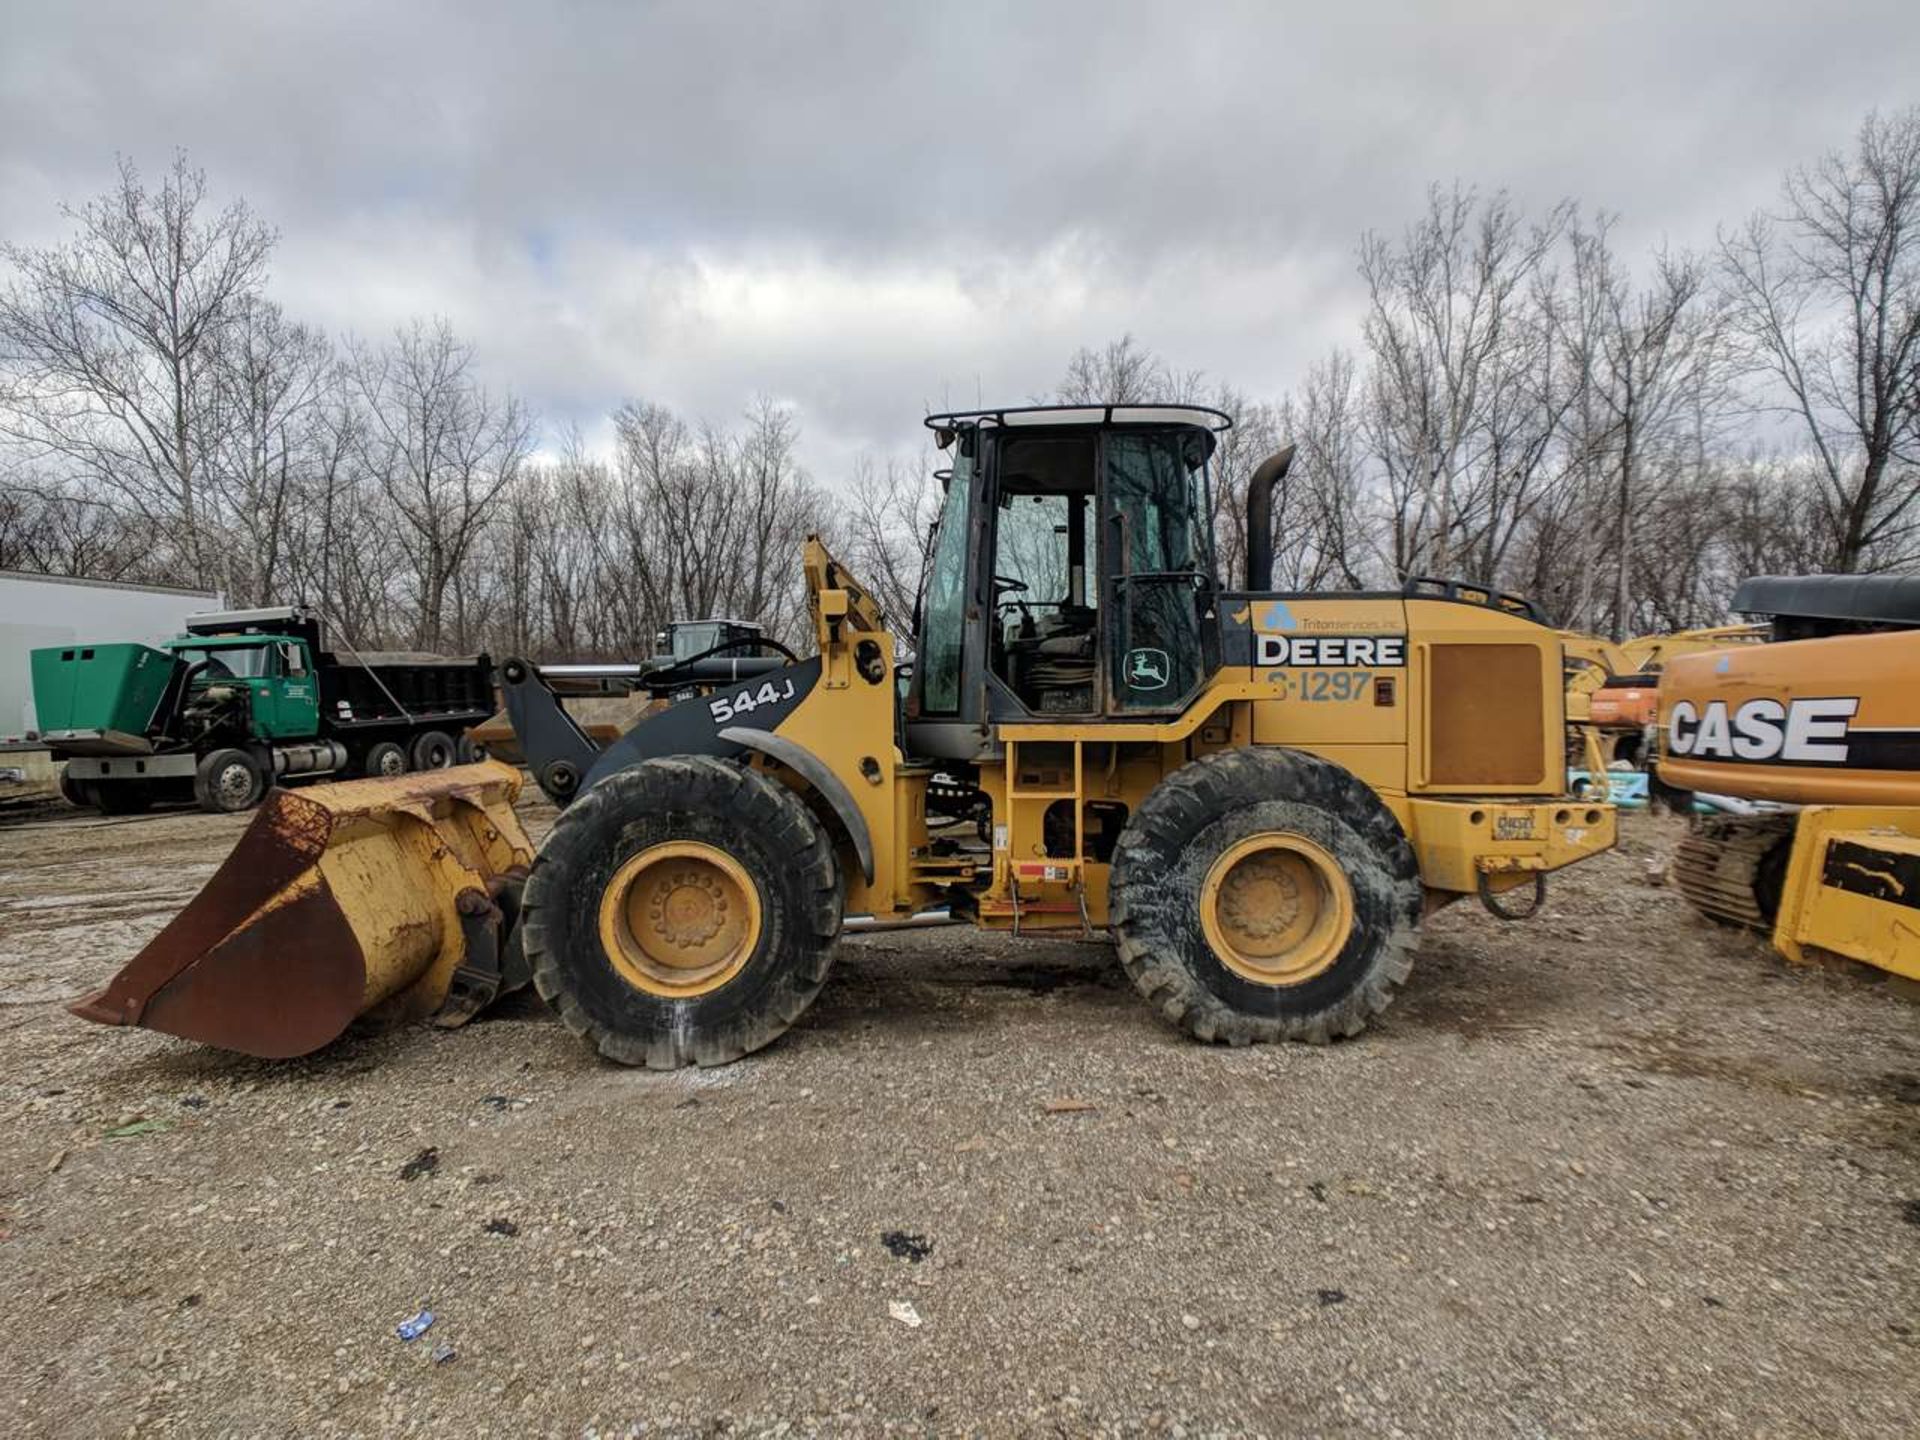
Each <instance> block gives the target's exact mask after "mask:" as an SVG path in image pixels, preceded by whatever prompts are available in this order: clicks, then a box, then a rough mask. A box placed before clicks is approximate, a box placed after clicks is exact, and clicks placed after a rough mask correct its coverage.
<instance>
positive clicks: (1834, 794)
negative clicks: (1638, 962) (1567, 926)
mask: <svg viewBox="0 0 1920 1440" xmlns="http://www.w3.org/2000/svg"><path fill="white" fill-rule="evenodd" d="M1733 608H1734V610H1735V611H1737V612H1739V613H1741V614H1744V615H1751V616H1759V617H1765V618H1766V620H1767V621H1768V622H1769V631H1768V635H1769V638H1768V640H1767V642H1766V643H1764V644H1758V645H1738V646H1735V647H1732V648H1729V649H1721V650H1709V651H1702V652H1696V653H1693V654H1689V655H1682V656H1678V657H1675V658H1674V659H1672V660H1670V661H1669V662H1668V664H1667V666H1666V668H1665V671H1664V673H1663V674H1662V676H1661V683H1660V755H1659V759H1658V761H1657V768H1658V776H1659V779H1660V780H1661V782H1662V783H1663V784H1665V785H1667V786H1671V787H1675V788H1677V789H1680V790H1683V791H1694V792H1704V793H1707V794H1711V795H1715V796H1721V797H1732V800H1733V803H1734V805H1735V806H1736V807H1737V808H1738V809H1739V810H1741V811H1743V812H1745V813H1738V814H1724V815H1717V816H1710V817H1700V818H1698V819H1696V820H1695V821H1694V822H1693V825H1692V828H1691V830H1690V832H1689V834H1688V836H1687V838H1686V839H1685V840H1683V841H1682V842H1681V844H1680V845H1679V847H1678V850H1677V852H1676V854H1675V856H1674V861H1673V879H1674V883H1675V885H1676V886H1677V887H1678V888H1679V889H1680V891H1681V893H1683V894H1684V895H1685V896H1686V897H1687V899H1688V900H1689V901H1691V902H1692V903H1693V905H1694V906H1695V907H1696V908H1698V909H1699V910H1701V911H1702V912H1703V913H1705V914H1707V915H1710V916H1713V917H1714V918H1716V919H1719V920H1723V921H1728V922H1731V923H1735V924H1741V925H1748V926H1752V927H1754V928H1756V929H1760V930H1765V931H1768V932H1770V933H1771V934H1772V937H1773V942H1774V945H1775V947H1776V948H1777V949H1779V951H1780V952H1781V953H1782V954H1783V955H1785V956H1787V957H1788V958H1789V959H1792V960H1804V959H1806V958H1808V955H1809V952H1813V951H1828V952H1832V953H1834V954H1838V955H1844V956H1848V957H1850V958H1852V959H1855V960H1860V961H1864V962H1866V963H1867V964H1870V965H1877V966H1879V967H1880V968H1881V969H1883V970H1887V971H1890V972H1892V973H1893V974H1896V975H1900V976H1904V977H1906V978H1907V979H1912V980H1920V577H1912V576H1857V575H1809V576H1798V577H1792V576H1761V577H1757V578H1755V579H1751V580H1748V581H1745V582H1744V583H1743V584H1742V585H1741V586H1740V587H1739V589H1738V590H1737V591H1736V593H1735V595H1734V600H1733Z"/></svg>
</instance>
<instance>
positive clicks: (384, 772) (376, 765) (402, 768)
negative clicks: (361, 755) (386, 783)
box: [363, 740, 407, 780]
mask: <svg viewBox="0 0 1920 1440" xmlns="http://www.w3.org/2000/svg"><path fill="white" fill-rule="evenodd" d="M363 768H364V769H365V771H366V773H367V775H368V776H369V777H370V778H371V779H375V780H379V779H389V780H390V779H392V778H393V777H394V776H395V775H404V774H406V773H407V752H406V751H404V750H402V749H401V748H400V747H399V746H398V745H396V744H394V743H393V741H391V740H381V741H379V742H377V743H376V744H373V745H370V746H368V747H367V760H366V764H365V766H364V767H363Z"/></svg>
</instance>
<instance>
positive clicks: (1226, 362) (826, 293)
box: [0, 0, 1920, 478]
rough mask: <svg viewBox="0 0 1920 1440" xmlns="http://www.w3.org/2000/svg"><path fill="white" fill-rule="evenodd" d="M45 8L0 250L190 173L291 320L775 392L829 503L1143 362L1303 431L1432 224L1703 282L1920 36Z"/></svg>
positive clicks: (1256, 8)
mask: <svg viewBox="0 0 1920 1440" xmlns="http://www.w3.org/2000/svg"><path fill="white" fill-rule="evenodd" d="M12 8H13V10H14V12H15V13H13V14H11V15H9V17H8V18H7V20H6V22H5V42H4V45H3V46H0V234H5V235H6V236H7V237H9V238H15V239H23V240H36V239H43V238H48V237H50V236H52V235H55V234H58V233H59V230H60V225H59V220H58V216H57V213H56V212H55V205H56V204H57V202H58V201H59V200H61V199H81V198H84V197H86V196H87V195H89V194H91V193H93V192H95V191H97V190H99V189H100V188H102V187H103V186H104V185H105V183H106V182H107V180H108V178H109V175H110V169H111V165H112V157H113V155H114V152H115V151H124V152H126V153H128V154H130V155H132V156H134V157H135V158H137V159H139V160H141V161H142V162H143V163H145V164H146V165H147V166H148V167H149V168H157V167H158V166H159V165H160V164H162V163H164V161H165V158H166V156H167V154H168V152H169V151H170V150H171V148H172V147H174V146H176V145H180V146H185V147H186V148H187V149H188V150H190V151H191V153H192V154H193V155H194V157H195V158H196V160H197V161H198V162H199V163H201V164H203V165H204V166H205V167H206V168H207V169H208V170H209V172H210V173H211V175H212V178H213V180H214V183H215V186H216V188H217V189H218V190H219V191H220V192H222V193H227V194H230V193H239V194H244V195H245V196H247V197H248V198H249V200H251V201H252V202H253V204H254V205H255V206H256V207H257V208H258V209H259V210H260V211H261V212H262V213H263V214H264V215H266V216H267V217H269V218H270V219H271V220H273V221H274V222H275V223H276V224H278V225H279V226H280V227H281V229H282V231H283V235H284V240H283V244H282V248H281V251H280V254H279V257H278V262H277V265H276V291H277V293H278V294H279V295H280V296H281V298H282V299H283V300H284V301H285V302H286V303H287V304H288V306H289V308H291V309H293V310H294V311H296V312H297V313H300V314H302V315H304V316H308V317H310V318H313V319H315V320H318V321H320V322H321V323H324V324H326V325H328V326H329V327H331V328H334V329H336V330H342V331H344V330H358V331H360V332H363V333H379V332H380V331H383V330H384V329H386V328H387V327H388V326H390V325H391V324H393V323H394V322H395V321H396V320H398V319H399V318H401V317H402V316H405V315H408V314H412V313H418V312H423V311H440V312H444V313H446V314H448V315H450V316H451V317H452V318H453V319H454V320H455V322H456V323H457V324H458V326H459V327H460V328H461V329H462V330H463V331H464V332H465V333H467V334H468V335H470V336H471V337H472V338H474V339H475V340H476V341H477V342H478V343H479V344H480V345H481V347H482V352H483V358H484V361H485V365H486V371H487V374H488V375H489V377H490V378H491V379H493V380H494V381H496V382H497V383H500V384H503V385H511V386H513V387H514V388H515V389H517V390H519V391H521V392H522V393H524V394H525V395H526V396H527V397H528V398H529V399H530V400H531V401H532V402H533V403H534V404H535V405H536V406H538V407H539V409H540V410H541V411H542V413H543V414H545V415H546V416H547V417H548V419H549V421H550V422H560V423H564V422H566V421H568V420H578V421H581V422H582V423H590V422H591V421H592V420H593V418H594V417H595V416H597V415H598V414H600V413H602V412H603V411H604V410H605V409H606V408H607V407H608V406H609V405H610V404H612V403H614V402H615V401H617V400H618V399H620V398H622V397H625V396H628V395H644V396H646V397H648V398H653V399H658V400H661V401H664V402H666V403H668V404H672V405H675V406H677V407H680V408H683V409H685V410H688V411H690V412H695V413H707V414H713V415H720V416H724V415H727V414H729V413H731V412H732V411H734V410H735V409H737V408H738V406H739V405H740V404H741V403H742V401H743V400H744V398H745V397H746V396H747V395H749V394H750V393H753V392H755V391H764V392H767V393H771V394H774V395H776V396H779V397H781V398H783V399H786V400H789V401H791V402H792V403H793V404H795V405H796V406H798V407H799V409H800V411H801V414H802V417H803V423H804V424H805V426H806V430H807V436H808V449H807V453H808V455H809V457H810V458H811V460H812V462H813V464H814V467H815V469H816V470H817V471H819V472H821V473H822V474H823V475H824V476H826V477H827V478H831V477H832V475H833V473H834V472H835V471H836V470H837V469H838V468H839V467H840V466H841V465H842V464H844V463H845V461H846V459H847V457H848V456H849V455H850V453H851V452H852V451H854V450H856V449H859V448H862V447H869V446H871V447H878V448H887V447H892V446H900V445H907V444H912V443H913V442H914V439H915V430H916V421H917V417H918V410H919V407H920V406H921V405H922V404H923V403H928V402H931V403H968V402H971V401H972V400H973V399H974V398H975V395H976V393H978V394H981V395H984V396H985V397H986V398H988V399H1007V398H1012V399H1020V398H1024V397H1026V396H1028V395H1031V394H1032V393H1034V392H1036V391H1038V390H1040V389H1042V388H1044V387H1045V386H1046V385H1048V384H1049V383H1050V382H1051V381H1052V380H1053V379H1054V378H1055V376H1056V375H1057V374H1058V372H1059V370H1060V368H1061V365H1062V363H1063V361H1064V359H1065V357H1066V355H1067V354H1068V352H1070V351H1071V350H1072V349H1073V348H1074V347H1075V346H1077V345H1079V344H1081V343H1092V342H1099V341H1101V340H1104V339H1106V338H1109V337H1111V336H1113V335H1117V334H1118V333H1120V332H1121V331H1123V330H1132V331H1133V332H1134V333H1135V334H1137V335H1138V336H1140V337H1141V338H1142V339H1143V340H1144V341H1145V342H1146V343H1148V344H1149V345H1151V346H1153V347H1154V348H1156V349H1158V350H1160V351H1161V352H1163V353H1164V354H1166V355H1167V356H1168V358H1169V359H1171V360H1172V361H1174V362H1175V363H1176V364H1178V365H1180V366H1182V367H1188V368H1192V367H1198V368H1203V369H1205V370H1206V371H1207V372H1208V373H1209V374H1210V375H1214V376H1218V377H1220V378H1223V379H1229V380H1232V381H1233V382H1235V383H1236V384H1238V385H1240V386H1241V387H1242V388H1244V389H1246V390H1248V391H1250V392H1252V393H1254V394H1260V395H1265V394H1271V393H1275V392H1277V391H1278V390H1279V389H1280V388H1282V387H1284V386H1285V385H1287V384H1289V383H1291V382H1292V381H1293V380H1295V379H1296V378H1297V376H1298V375H1299V373H1300V372H1301V370H1302V369H1303V368H1304V366H1305V365H1306V364H1307V363H1308V362H1309V361H1310V360H1311V359H1312V358H1313V357H1314V356H1315V355H1317V354H1318V353H1320V352H1321V351H1322V350H1324V348H1325V347H1326V346H1327V345H1329V344H1331V343H1335V342H1351V341H1352V340H1353V339H1354V338H1355V334H1356V318H1357V307H1358V302H1359V296H1358V293H1357V286H1356V284H1355V281H1354V278H1353V273H1352V254H1353V247H1354V244H1355V241H1356V239H1357V237H1358V236H1359V234H1360V232H1361V231H1362V230H1363V229H1365V228H1367V227H1370V226H1371V227H1380V228H1388V229H1392V228H1396V227H1398V226H1399V225H1400V224H1401V223H1403V222H1404V220H1406V219H1407V218H1408V217H1410V216H1411V215H1412V214H1413V212H1414V211H1415V210H1416V209H1417V207H1418V206H1419V204H1420V202H1421V192H1422V190H1423V189H1424V187H1425V186H1426V185H1427V184H1428V183H1429V182H1430V181H1435V180H1439V181H1450V180H1452V179H1454V178H1456V177H1458V178H1462V179H1465V180H1468V181H1472V182H1475V183H1478V184H1481V185H1484V186H1487V187H1496V186H1507V187H1510V188H1511V189H1512V190H1513V191H1514V192H1515V193H1516V194H1517V195H1518V196H1520V197H1521V198H1522V199H1524V200H1525V201H1526V202H1528V203H1529V204H1532V205H1545V204H1547V203H1550V202H1551V201H1552V200H1554V199H1556V198H1558V197H1560V196H1563V195H1573V196H1576V197H1578V198H1579V199H1580V200H1582V201H1583V202H1585V203H1587V204H1589V205H1600V206H1604V207H1607V208H1609V209H1613V210H1617V211H1620V212H1622V215H1623V228H1622V232H1621V233H1622V236H1623V238H1624V239H1625V240H1626V241H1627V242H1628V243H1632V244H1649V243H1653V242H1655V241H1657V240H1660V239H1667V240H1671V241H1672V242H1674V243H1677V244H1702V243H1705V242H1707V241H1708V240H1710V238H1711V234H1712V228H1713V225H1714V224H1715V222H1716V221H1719V220H1733V219H1737V218H1738V217H1740V216H1741V215H1743V214H1744V213H1745V212H1747V211H1748V210H1750V209H1751V208H1753V207H1754V206H1756V205H1759V204H1764V203H1766V202H1768V201H1769V200H1770V199H1771V197H1772V195H1773V193H1774V190H1775V187H1776V185H1777V182H1778V177H1779V174H1780V172H1781V170H1782V169H1783V168H1784V167H1786V166H1787V165H1788V164H1791V163H1794V162H1797V161H1800V160H1803V159H1810V158H1811V157H1812V156H1813V155H1815V154H1816V153H1818V152H1819V151H1820V150H1822V149H1824V148H1827V147H1829V146H1832V145H1837V144H1842V143H1844V142H1845V141H1846V139H1847V138H1848V136H1849V135H1850V133H1851V132H1852V130H1853V128H1854V126H1855V125H1856V124H1857V123H1858V121H1859V119H1860V117H1861V116H1862V115H1863V114H1864V112H1865V111H1866V110H1867V109H1868V108H1869V107H1870V106H1873V105H1881V106H1894V105H1899V104H1904V103H1908V102H1910V101H1911V100H1913V99H1914V98H1916V97H1915V88H1914V81H1913V78H1912V60H1913V57H1914V55H1915V54H1916V53H1920V43H1916V42H1920V10H1916V9H1915V7H1913V6H1912V5H1911V4H1910V3H1854V4H1829V5H1827V6H1824V7H1812V6H1807V5H1805V4H1804V3H1795V4H1776V3H1752V0H1740V3H1735V0H1714V3H1704V4H1691V5H1675V4H1672V3H1664V4H1638V5H1612V6H1607V7H1604V8H1603V7H1597V6H1596V7H1581V8H1578V9H1576V7H1572V6H1560V7H1554V6H1539V5H1530V4H1506V3H1488V0H1482V3H1478V4H1473V5H1465V6H1452V7H1438V6H1431V5H1417V4H1408V5H1401V6H1389V5H1373V4H1360V3H1352V4H1347V5H1344V6H1326V5H1313V6H1304V5H1302V6H1291V7H1289V6H1278V5H1262V4H1187V5H1178V6H1176V5H1172V4H1162V5H1136V4H1125V3H1117V0H1109V3H1103V4H1085V5H1056V6H1045V7H1040V6H986V5H973V6H957V5H938V6H936V5H926V6H908V5H893V4H870V5H865V6H858V7H856V6H853V5H846V6H826V5H800V4H766V5H758V6H736V5H724V4H689V5H664V6H659V5H648V6H640V5H617V4H610V3H609V4H572V5H553V6H546V7H540V8H538V9H535V8H532V7H504V6H502V7H491V6H480V5H471V4H441V5H428V4H419V5H415V4H409V5H404V6H400V5H392V4H387V5H365V6H358V7H356V6H348V5H329V6H310V7H291V6H260V5H247V4H201V5H192V4H173V5H166V6H160V5H152V4H105V5H103V4H97V3H96V4H91V5H86V6H39V7H34V6H15V7H12Z"/></svg>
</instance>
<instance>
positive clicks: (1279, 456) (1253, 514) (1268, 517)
mask: <svg viewBox="0 0 1920 1440" xmlns="http://www.w3.org/2000/svg"><path fill="white" fill-rule="evenodd" d="M1293 450H1294V447H1293V446H1291V445H1286V446H1283V447H1281V448H1280V449H1278V450H1276V451H1274V452H1273V454H1271V455H1269V456H1268V457H1267V458H1266V459H1264V460H1262V461H1261V462H1260V468H1259V469H1258V470H1256V471H1254V472H1253V478H1252V479H1251V480H1249V481H1248V482H1247V589H1249V590H1254V591H1259V590H1265V589H1268V588H1270V587H1271V586H1272V584H1273V492H1274V489H1275V488H1276V487H1277V486H1278V485H1279V484H1280V482H1281V481H1282V480H1284V479H1286V478H1287V471H1288V470H1289V469H1290V468H1292V466H1293Z"/></svg>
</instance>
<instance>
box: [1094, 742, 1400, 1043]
mask: <svg viewBox="0 0 1920 1440" xmlns="http://www.w3.org/2000/svg"><path fill="white" fill-rule="evenodd" d="M1109 909H1110V914H1111V916H1112V920H1113V929H1114V935H1115V938H1116V940H1117V941H1118V942H1119V947H1120V959H1121V962H1122V964H1124V965H1125V967H1126V970H1127V974H1128V975H1129V976H1131V977H1132V979H1133V983H1134V985H1135V986H1136V987H1137V988H1138V989H1139V991H1140V993H1141V994H1142V995H1144V996H1146V997H1147V999H1148V1001H1149V1002H1150V1003H1151V1004H1152V1005H1153V1006H1154V1008H1155V1009H1156V1010H1158V1011H1159V1012H1160V1014H1161V1015H1162V1016H1164V1017H1165V1018H1166V1019H1167V1020H1169V1021H1171V1022H1172V1023H1173V1024H1175V1025H1178V1026H1179V1027H1180V1028H1182V1029H1183V1030H1185V1031H1186V1032H1187V1033H1188V1034H1190V1035H1193V1036H1195V1037H1196V1038H1198V1039H1201V1040H1218V1041H1224V1042H1226V1043H1227V1044H1231V1045H1246V1044H1250V1043H1255V1042H1266V1041H1275V1040H1306V1041H1310V1042H1312V1043H1314V1044H1322V1043H1324V1042H1326V1041H1327V1040H1330V1039H1332V1038H1334V1037H1335V1036H1340V1035H1357V1034H1359V1033H1360V1031H1362V1030H1363V1029H1365V1028H1366V1025H1367V1021H1368V1020H1369V1019H1370V1018H1372V1017H1373V1016H1374V1015H1377V1014H1379V1013H1380V1012H1381V1011H1382V1010H1385V1009H1386V1008H1387V1006H1388V1004H1389V1003H1391V1001H1392V999H1393V992H1394V990H1395V988H1396V987H1398V986H1399V985H1400V983H1401V982H1402V981H1404V980H1405V979H1406V978H1407V975H1408V973H1409V972H1410V971H1411V970H1412V969H1413V945H1414V935H1415V931H1416V929H1417V928H1418V926H1419V923H1420V909H1421V887H1420V869H1419V865H1418V863H1417V862H1416V860H1415V858H1414V854H1413V847H1412V846H1410V845H1409V844H1408V843H1407V837H1406V835H1405V834H1404V833H1402V831H1401V829H1400V825H1399V822H1398V821H1396V820H1395V819H1394V817H1393V813H1392V812H1391V811H1390V810H1388V809H1387V807H1386V806H1385V805H1384V804H1382V803H1381V801H1380V798H1379V796H1377V795H1375V794H1374V793H1373V791H1372V790H1371V789H1369V788H1368V787H1367V786H1366V785H1364V784H1362V783H1361V782H1360V781H1359V780H1358V779H1356V778H1355V777H1354V776H1353V775H1351V774H1350V773H1348V772H1347V771H1346V770H1343V769H1342V768H1341V767H1340V766H1338V765H1335V764H1332V763H1331V762H1329V761H1326V760H1322V759H1320V758H1319V757H1318V756H1314V755H1308V754H1305V753H1303V752H1300V751H1295V750H1278V749H1272V750H1268V749H1260V750H1226V751H1220V752H1218V753H1216V754H1213V755H1208V756H1206V757H1204V758H1203V759H1200V760H1196V761H1194V762H1193V763H1192V764H1190V765H1186V766H1183V767H1181V768H1180V769H1179V770H1176V771H1175V772H1174V773H1173V774H1171V775H1169V776H1168V777H1167V778H1166V779H1165V780H1163V781H1162V782H1161V783H1160V785H1159V786H1157V787H1156V788H1155V789H1154V790H1153V791H1152V793H1151V794H1149V795H1148V796H1147V798H1146V799H1145V801H1143V802H1142V803H1141V805H1140V808H1139V809H1138V810H1137V811H1136V812H1135V813H1134V815H1133V818H1132V819H1131V820H1129V821H1128V823H1127V827H1126V829H1125V830H1124V831H1123V832H1122V833H1121V836H1120V843H1119V846H1118V847H1117V849H1116V851H1115V854H1114V865H1113V875H1112V887H1111V892H1110V907H1109Z"/></svg>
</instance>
